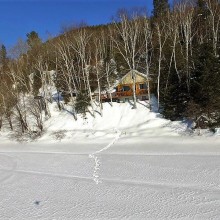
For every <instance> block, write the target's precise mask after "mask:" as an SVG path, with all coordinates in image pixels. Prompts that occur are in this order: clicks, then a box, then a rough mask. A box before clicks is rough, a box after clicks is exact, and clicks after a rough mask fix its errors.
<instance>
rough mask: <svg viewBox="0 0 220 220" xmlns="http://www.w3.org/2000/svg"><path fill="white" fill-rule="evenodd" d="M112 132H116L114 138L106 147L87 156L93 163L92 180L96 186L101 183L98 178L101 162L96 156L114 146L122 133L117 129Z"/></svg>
mask: <svg viewBox="0 0 220 220" xmlns="http://www.w3.org/2000/svg"><path fill="white" fill-rule="evenodd" d="M114 131H115V132H116V136H115V138H114V139H113V141H111V142H110V143H109V144H108V145H107V146H105V147H103V148H102V149H101V150H99V151H96V152H94V153H92V154H90V155H89V158H92V159H93V160H94V162H95V166H94V171H93V180H94V182H95V183H96V184H99V183H101V182H102V181H101V180H100V177H99V170H100V165H101V161H100V159H99V157H98V154H100V153H101V152H103V151H105V150H107V149H109V148H110V147H111V146H112V145H114V143H115V142H116V141H117V140H118V139H119V138H120V136H121V134H122V132H121V131H119V130H118V129H114Z"/></svg>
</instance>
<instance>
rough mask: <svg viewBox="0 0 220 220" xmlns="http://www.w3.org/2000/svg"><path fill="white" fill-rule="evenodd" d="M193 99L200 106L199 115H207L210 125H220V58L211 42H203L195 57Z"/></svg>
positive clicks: (192, 82)
mask: <svg viewBox="0 0 220 220" xmlns="http://www.w3.org/2000/svg"><path fill="white" fill-rule="evenodd" d="M191 100H192V101H193V102H194V103H195V104H196V105H197V106H198V109H197V111H195V112H196V114H197V117H198V116H201V115H203V116H206V117H207V118H208V126H209V127H215V126H217V125H220V59H219V58H217V57H216V56H215V55H214V53H213V48H212V45H211V44H210V43H204V44H202V45H201V46H200V48H199V50H198V55H197V58H195V70H194V71H193V74H192V80H191ZM198 113H199V114H200V115H198Z"/></svg>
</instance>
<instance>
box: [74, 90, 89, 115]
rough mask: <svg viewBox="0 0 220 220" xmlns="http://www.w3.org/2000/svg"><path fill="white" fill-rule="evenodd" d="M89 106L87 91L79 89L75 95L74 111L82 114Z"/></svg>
mask: <svg viewBox="0 0 220 220" xmlns="http://www.w3.org/2000/svg"><path fill="white" fill-rule="evenodd" d="M89 106H90V98H89V94H88V91H86V90H83V91H80V92H79V93H78V94H77V96H76V106H75V109H76V112H77V113H82V114H83V115H84V116H85V114H86V112H87V110H88V107H89Z"/></svg>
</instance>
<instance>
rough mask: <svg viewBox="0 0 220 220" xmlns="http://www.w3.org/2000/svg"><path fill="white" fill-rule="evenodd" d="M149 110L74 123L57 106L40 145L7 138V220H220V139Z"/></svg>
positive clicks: (2, 185) (3, 183)
mask: <svg viewBox="0 0 220 220" xmlns="http://www.w3.org/2000/svg"><path fill="white" fill-rule="evenodd" d="M147 105H148V103H146V102H141V103H139V104H138V109H136V110H134V109H132V104H131V103H114V105H113V107H111V106H110V104H109V103H105V104H104V109H103V117H101V116H100V114H99V113H98V112H97V114H96V117H95V118H93V117H92V116H91V115H90V114H89V113H88V114H87V115H86V117H87V119H86V120H85V119H83V117H78V120H77V121H75V120H74V118H73V116H72V115H71V114H70V113H69V112H68V108H67V107H66V108H67V109H66V110H63V111H61V112H59V111H58V110H57V107H56V104H55V103H53V104H52V105H51V106H50V108H51V114H52V117H51V118H50V119H48V120H47V121H46V122H45V129H46V132H45V134H43V135H42V137H40V138H39V139H37V140H35V141H33V142H31V141H27V142H24V143H17V142H15V141H13V140H9V139H8V138H7V137H8V135H6V134H4V133H2V134H0V135H1V136H0V138H1V143H0V198H1V200H0V219H4V220H5V219H219V216H220V138H219V136H217V135H210V134H207V135H200V136H199V135H192V134H191V133H190V132H189V131H188V130H187V124H184V123H182V122H171V121H168V120H165V119H163V118H162V117H161V115H160V114H158V113H155V112H151V111H149V109H148V108H147V107H146V106H147ZM69 110H70V109H69ZM97 111H98V107H97Z"/></svg>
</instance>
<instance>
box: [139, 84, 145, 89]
mask: <svg viewBox="0 0 220 220" xmlns="http://www.w3.org/2000/svg"><path fill="white" fill-rule="evenodd" d="M139 88H140V89H147V85H146V83H143V84H139Z"/></svg>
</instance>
